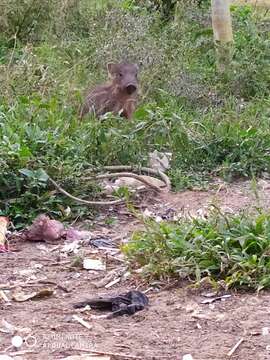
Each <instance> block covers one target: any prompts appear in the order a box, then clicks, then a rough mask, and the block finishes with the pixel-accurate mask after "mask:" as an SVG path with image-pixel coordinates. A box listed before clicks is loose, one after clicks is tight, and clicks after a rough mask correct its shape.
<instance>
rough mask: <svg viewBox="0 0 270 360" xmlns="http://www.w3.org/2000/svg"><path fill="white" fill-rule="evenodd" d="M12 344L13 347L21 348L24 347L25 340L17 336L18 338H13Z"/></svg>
mask: <svg viewBox="0 0 270 360" xmlns="http://www.w3.org/2000/svg"><path fill="white" fill-rule="evenodd" d="M11 343H12V345H13V346H15V347H16V348H19V347H21V346H22V344H23V339H22V337H21V336H19V335H16V336H13V338H12V339H11Z"/></svg>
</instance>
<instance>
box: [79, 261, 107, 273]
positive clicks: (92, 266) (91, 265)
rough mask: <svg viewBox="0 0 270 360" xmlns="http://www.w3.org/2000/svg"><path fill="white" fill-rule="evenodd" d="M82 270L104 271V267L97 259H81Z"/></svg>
mask: <svg viewBox="0 0 270 360" xmlns="http://www.w3.org/2000/svg"><path fill="white" fill-rule="evenodd" d="M83 268H84V269H85V270H97V271H103V270H106V265H105V264H104V263H103V262H102V261H101V260H99V259H89V258H86V259H83Z"/></svg>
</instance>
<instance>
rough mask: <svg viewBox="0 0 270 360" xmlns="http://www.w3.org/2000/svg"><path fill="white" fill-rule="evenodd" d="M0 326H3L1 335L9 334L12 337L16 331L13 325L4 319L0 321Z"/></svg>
mask: <svg viewBox="0 0 270 360" xmlns="http://www.w3.org/2000/svg"><path fill="white" fill-rule="evenodd" d="M1 325H2V326H3V327H2V328H1V329H0V331H1V332H2V333H6V334H11V335H13V334H14V333H15V332H16V331H17V330H18V329H17V327H16V326H15V325H13V324H11V323H9V322H8V321H6V320H5V319H2V321H1Z"/></svg>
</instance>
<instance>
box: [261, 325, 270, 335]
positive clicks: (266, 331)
mask: <svg viewBox="0 0 270 360" xmlns="http://www.w3.org/2000/svg"><path fill="white" fill-rule="evenodd" d="M267 335H269V327H263V328H262V336H267Z"/></svg>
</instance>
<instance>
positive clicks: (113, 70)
mask: <svg viewBox="0 0 270 360" xmlns="http://www.w3.org/2000/svg"><path fill="white" fill-rule="evenodd" d="M107 70H108V73H109V74H110V75H112V76H113V75H115V73H116V71H117V65H116V64H114V63H108V64H107Z"/></svg>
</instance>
